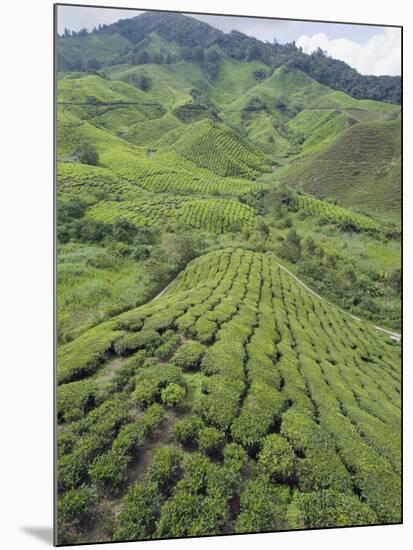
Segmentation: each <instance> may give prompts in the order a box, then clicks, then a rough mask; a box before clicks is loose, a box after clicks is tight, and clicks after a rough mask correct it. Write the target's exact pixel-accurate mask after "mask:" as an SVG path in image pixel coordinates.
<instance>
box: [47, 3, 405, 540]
mask: <svg viewBox="0 0 413 550" xmlns="http://www.w3.org/2000/svg"><path fill="white" fill-rule="evenodd" d="M270 46H271V47H270ZM57 48H58V52H57V53H58V74H57V82H56V102H57V121H56V122H57V150H56V156H57V159H56V160H57V167H56V186H57V265H58V267H57V276H58V292H57V341H58V350H57V385H58V386H57V422H58V431H57V434H58V435H57V448H58V461H57V489H58V533H59V542H61V543H71V544H74V543H80V542H105V541H110V540H117V541H121V540H142V539H151V538H155V539H157V538H171V537H184V536H202V535H216V534H220V533H248V532H265V531H280V530H291V529H306V528H324V527H335V526H355V525H375V524H392V523H399V522H400V521H401V443H400V439H401V421H400V405H401V392H402V389H401V341H400V334H401V286H402V283H401V112H400V105H399V104H398V102H397V98H398V88H397V86H398V84H397V79H396V77H363V76H362V75H358V73H356V74H354V73H352V72H351V71H352V69H351V70H350V68H349V67H348V66H345V67H344V68H343V67H341V65H336V64H335V60H329V59H330V58H328V59H327V58H325V59H324V58H321V57H320V54H312V55H310V56H307V57H308V59H307V58H306V57H305V56H304V54H303V53H302V52H300V51H299V50H297V48H295V46H294V47H293V46H292V45H285V46H282V45H279V44H274V45H270V44H269V43H263V42H259V41H257V40H256V39H253V38H250V37H247V36H246V35H242V34H241V33H238V32H235V31H232V32H231V33H227V34H225V33H223V32H222V31H218V30H217V29H215V28H214V27H211V26H210V25H208V24H206V23H201V22H200V21H196V20H195V19H193V18H191V17H187V16H184V15H179V14H172V13H170V14H167V13H150V12H146V13H144V14H142V15H139V16H138V17H136V18H131V19H125V20H121V21H119V22H117V23H115V24H113V25H104V26H103V27H102V28H100V29H96V30H95V31H94V32H89V33H88V32H79V33H74V34H72V33H69V34H66V35H65V36H61V37H59V38H58V42H57ZM317 56H319V57H317ZM340 63H341V62H340ZM327 65H328V67H329V70H327V69H326V67H327ZM343 65H345V64H343ZM317 67H318V70H316V68H317ZM338 67H341V69H340V70H341V71H342V74H346V75H347V76H348V78H347V79H345V78H344V77H343V81H345V82H346V84H340V82H341V81H340V79H339V78H338V77H337V78H338V79H337V82H333V81H332V78H333V75H337V74H340V70H339V69H338ZM346 67H347V68H346ZM333 68H335V69H334V71H333ZM316 75H318V80H317V78H315V76H316ZM350 77H351V78H353V79H354V82H355V84H354V88H352V87H351V86H350V84H349V83H350V82H351V78H350ZM372 79H373V80H372ZM375 79H376V80H375ZM377 79H378V80H377ZM380 79H381V80H380ZM327 81H328V83H329V84H330V85H328V84H327ZM356 83H357V86H356ZM333 84H334V85H335V86H336V87H333ZM350 92H351V93H350Z"/></svg>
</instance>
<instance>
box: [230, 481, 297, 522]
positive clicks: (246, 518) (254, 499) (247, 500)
mask: <svg viewBox="0 0 413 550" xmlns="http://www.w3.org/2000/svg"><path fill="white" fill-rule="evenodd" d="M288 500H289V489H288V487H281V486H274V485H272V484H271V483H270V482H269V480H268V478H267V477H259V478H257V479H250V480H248V482H247V484H246V486H245V488H244V490H243V492H242V493H241V499H240V513H239V515H238V517H237V521H236V523H235V532H236V533H258V532H260V531H278V530H280V529H285V528H286V527H287V524H286V515H287V503H288Z"/></svg>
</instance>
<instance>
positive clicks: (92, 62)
mask: <svg viewBox="0 0 413 550" xmlns="http://www.w3.org/2000/svg"><path fill="white" fill-rule="evenodd" d="M87 68H88V69H91V70H92V71H98V70H99V69H100V68H101V64H100V63H99V61H98V60H97V59H96V58H95V57H92V59H89V61H88V62H87Z"/></svg>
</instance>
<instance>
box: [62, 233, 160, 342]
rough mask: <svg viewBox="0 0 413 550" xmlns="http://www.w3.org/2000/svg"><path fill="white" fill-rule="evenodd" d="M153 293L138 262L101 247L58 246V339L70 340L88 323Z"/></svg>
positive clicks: (128, 306) (96, 321)
mask: <svg viewBox="0 0 413 550" xmlns="http://www.w3.org/2000/svg"><path fill="white" fill-rule="evenodd" d="M155 289H156V287H155ZM153 292H154V285H153V283H152V282H151V281H150V280H149V279H148V277H147V276H146V275H145V273H144V272H143V270H142V266H141V265H140V264H139V263H138V262H136V261H134V260H132V259H129V258H123V257H122V256H121V255H119V254H116V253H114V251H113V250H112V251H111V250H110V249H109V248H107V247H104V246H98V245H89V244H81V243H75V244H73V243H69V244H65V245H60V246H59V267H58V296H57V316H58V319H59V323H58V341H59V342H65V341H68V340H72V339H73V338H76V337H78V336H79V335H80V334H81V333H82V332H84V331H85V330H86V329H88V328H90V327H91V326H94V325H97V324H99V323H101V322H103V321H105V320H106V319H109V318H110V317H112V316H113V315H115V314H117V313H119V312H121V311H124V310H126V309H130V308H131V307H134V306H136V305H139V304H141V303H144V302H145V301H146V300H147V299H148V298H149V297H150V296H151V294H152V293H153Z"/></svg>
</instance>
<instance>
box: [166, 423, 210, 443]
mask: <svg viewBox="0 0 413 550" xmlns="http://www.w3.org/2000/svg"><path fill="white" fill-rule="evenodd" d="M203 426H204V423H203V422H202V420H201V419H200V418H199V416H186V417H185V418H182V419H181V420H178V421H177V422H176V424H175V426H174V427H173V430H172V434H173V436H174V438H175V439H176V441H178V442H179V443H181V444H182V445H191V444H194V443H195V441H196V440H197V438H198V434H199V431H200V430H201V429H202V428H203Z"/></svg>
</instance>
